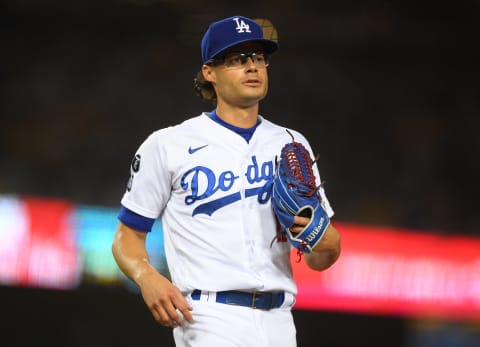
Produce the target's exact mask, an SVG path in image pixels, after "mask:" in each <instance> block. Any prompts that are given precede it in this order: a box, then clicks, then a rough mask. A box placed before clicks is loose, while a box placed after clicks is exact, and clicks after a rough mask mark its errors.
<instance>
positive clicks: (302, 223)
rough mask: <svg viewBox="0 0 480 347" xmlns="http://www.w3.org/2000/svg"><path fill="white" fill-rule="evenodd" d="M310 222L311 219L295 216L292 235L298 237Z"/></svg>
mask: <svg viewBox="0 0 480 347" xmlns="http://www.w3.org/2000/svg"><path fill="white" fill-rule="evenodd" d="M309 221H310V218H307V217H301V216H294V217H293V225H292V226H291V227H290V231H291V233H292V234H294V235H297V234H298V233H300V232H301V231H302V230H303V229H304V228H305V227H306V226H307V224H308V222H309Z"/></svg>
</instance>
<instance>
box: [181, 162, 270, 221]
mask: <svg viewBox="0 0 480 347" xmlns="http://www.w3.org/2000/svg"><path fill="white" fill-rule="evenodd" d="M251 159H252V164H250V165H248V166H247V170H246V172H245V177H246V179H247V182H248V183H249V184H253V183H260V182H265V184H264V185H262V186H259V187H254V188H248V189H246V190H245V197H246V198H248V197H252V196H257V200H258V202H259V203H260V204H266V203H267V202H268V201H269V200H270V196H271V193H272V182H273V176H274V166H273V162H272V161H267V162H264V163H262V164H261V165H259V163H258V162H257V157H256V156H252V158H251ZM238 178H239V176H235V174H234V173H233V172H232V171H228V170H227V171H224V172H221V173H220V174H219V175H218V181H217V176H216V175H215V173H214V172H213V171H212V170H211V169H209V168H207V167H204V166H196V167H194V168H192V169H190V170H188V171H187V172H186V173H185V174H184V175H183V176H182V178H181V180H180V185H181V187H182V189H183V190H188V189H190V191H191V195H188V196H186V197H185V204H187V205H191V204H193V203H194V202H196V201H199V200H203V199H206V198H208V197H210V196H212V195H213V194H215V192H217V191H218V190H221V191H224V192H227V191H229V190H231V189H232V187H233V185H234V184H235V180H236V179H238ZM200 182H202V184H205V185H206V186H205V188H204V189H203V190H201V191H200ZM203 182H205V183H203ZM240 199H241V195H240V192H235V193H232V194H229V195H226V196H224V197H222V198H219V199H215V200H211V201H209V202H206V203H203V204H200V205H198V206H197V207H196V208H195V209H194V210H193V213H192V216H194V215H196V214H202V213H203V214H207V215H209V216H211V215H212V214H213V212H215V211H216V210H218V209H220V208H222V207H224V206H227V205H229V204H233V203H234V202H236V201H239V200H240Z"/></svg>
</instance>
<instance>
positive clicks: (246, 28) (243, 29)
mask: <svg viewBox="0 0 480 347" xmlns="http://www.w3.org/2000/svg"><path fill="white" fill-rule="evenodd" d="M232 20H233V21H234V22H235V23H237V27H236V28H235V30H237V32H238V33H239V34H241V33H251V31H250V25H248V24H247V23H245V22H244V21H243V19H240V18H238V17H235V18H232Z"/></svg>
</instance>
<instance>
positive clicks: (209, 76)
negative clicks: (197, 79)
mask: <svg viewBox="0 0 480 347" xmlns="http://www.w3.org/2000/svg"><path fill="white" fill-rule="evenodd" d="M202 74H203V78H205V81H208V82H210V83H214V82H215V72H214V71H213V69H212V67H211V66H209V65H203V66H202Z"/></svg>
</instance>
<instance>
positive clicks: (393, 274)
mask: <svg viewBox="0 0 480 347" xmlns="http://www.w3.org/2000/svg"><path fill="white" fill-rule="evenodd" d="M335 226H336V227H337V228H338V230H339V231H340V232H341V235H342V253H341V256H340V258H339V259H338V261H337V263H336V264H334V265H333V266H332V267H331V268H329V269H327V270H326V271H323V272H314V271H312V270H310V269H308V267H307V266H306V265H305V263H304V262H303V261H302V262H296V259H297V255H296V252H293V253H292V263H293V264H294V276H295V278H296V281H297V283H298V291H299V293H298V297H297V304H296V308H299V309H312V310H314V309H322V310H334V311H349V312H359V313H373V314H388V315H399V316H417V317H444V318H456V319H478V318H480V239H473V238H464V237H450V236H441V235H440V234H433V233H425V232H419V231H414V230H400V229H392V228H380V227H372V226H360V225H352V224H345V223H336V224H335Z"/></svg>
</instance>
